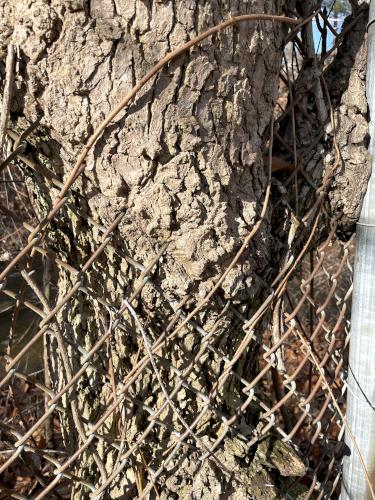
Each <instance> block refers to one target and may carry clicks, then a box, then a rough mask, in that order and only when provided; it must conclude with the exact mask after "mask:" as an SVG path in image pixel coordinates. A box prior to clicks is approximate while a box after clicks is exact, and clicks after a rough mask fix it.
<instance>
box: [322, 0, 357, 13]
mask: <svg viewBox="0 0 375 500" xmlns="http://www.w3.org/2000/svg"><path fill="white" fill-rule="evenodd" d="M323 5H324V6H325V7H327V10H328V12H330V11H331V9H332V12H333V13H335V14H336V15H339V14H341V15H348V14H350V12H351V8H350V2H349V0H325V1H324V2H323Z"/></svg>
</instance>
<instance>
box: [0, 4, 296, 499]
mask: <svg viewBox="0 0 375 500" xmlns="http://www.w3.org/2000/svg"><path fill="white" fill-rule="evenodd" d="M283 3H284V2H282V1H281V0H265V1H264V0H262V1H260V0H259V1H258V0H255V1H252V2H244V1H230V0H221V1H217V0H210V1H198V0H184V1H183V0H166V1H155V2H149V1H141V0H136V1H134V0H133V1H131V0H91V1H90V2H87V1H84V0H69V1H68V0H66V1H58V0H55V1H53V2H49V1H47V0H36V1H31V0H30V1H29V0H17V1H16V0H12V1H10V2H5V3H4V2H3V3H2V4H1V9H2V21H1V22H2V23H4V26H3V28H2V33H3V39H2V40H1V43H2V46H1V47H0V50H4V47H6V45H7V43H8V38H9V37H10V36H12V41H13V43H15V44H17V46H19V47H20V59H19V63H18V64H19V76H18V80H17V82H16V85H17V95H16V98H15V100H14V103H13V108H12V113H13V114H12V118H13V123H14V127H16V128H18V129H20V130H21V129H24V128H25V126H26V125H25V124H26V123H28V122H31V121H33V120H34V119H35V118H36V117H37V116H39V115H40V113H42V114H43V119H42V122H41V126H40V127H39V128H38V131H37V133H35V134H34V138H33V141H34V146H35V152H34V154H35V160H37V161H38V162H40V163H41V164H42V165H44V166H47V167H48V168H50V169H51V170H52V171H53V173H54V175H55V176H56V177H59V178H60V179H62V178H64V177H66V176H67V174H68V172H69V171H70V170H71V168H72V166H73V165H74V162H75V159H76V157H77V155H78V154H79V152H80V151H81V149H82V146H83V145H84V144H85V143H86V142H87V139H88V138H89V136H90V135H91V133H92V132H93V130H95V129H96V127H97V126H98V125H99V124H100V123H101V121H102V120H103V119H104V117H105V116H106V115H107V114H108V112H109V111H110V110H111V109H112V108H113V107H114V106H115V105H116V104H117V103H118V102H119V101H120V99H121V98H122V97H123V96H124V95H126V94H127V93H128V92H129V90H130V89H131V88H132V87H133V86H134V85H135V84H136V83H137V82H139V81H140V79H141V78H142V77H143V76H144V75H145V73H146V72H147V71H148V70H149V69H150V68H151V67H152V66H153V65H154V64H155V63H156V62H157V61H159V60H160V59H161V58H162V57H163V56H164V55H165V54H166V53H167V52H169V51H171V50H173V49H174V48H176V47H177V46H179V45H180V44H182V43H184V42H186V41H187V40H189V39H191V38H192V37H194V36H195V35H197V34H198V33H201V32H202V31H204V30H205V29H207V28H209V27H212V26H214V25H215V24H217V23H219V22H221V21H222V20H223V19H227V18H228V17H230V16H235V15H240V14H248V13H256V12H258V13H272V14H279V15H280V14H282V13H283V10H282V8H283ZM6 23H8V24H6ZM282 35H283V26H282V25H281V24H277V23H272V22H269V21H267V22H265V21H262V22H258V21H256V22H247V23H241V24H238V25H236V26H234V27H230V28H228V29H226V30H225V31H223V32H220V33H219V34H217V35H215V36H214V37H211V38H208V39H207V40H205V41H204V42H203V43H201V44H200V45H199V46H197V47H194V48H193V49H192V50H191V51H190V52H189V53H186V54H184V55H181V56H179V57H178V58H177V59H176V60H174V61H172V62H171V63H170V64H169V65H168V66H167V67H165V69H163V70H162V71H161V72H160V73H159V74H158V75H157V76H156V77H154V78H153V80H152V81H151V82H149V83H148V84H147V85H146V86H145V88H144V89H143V90H142V91H141V92H140V94H138V96H137V98H136V100H135V102H133V103H132V104H131V105H130V106H129V108H128V109H127V110H126V113H123V114H122V116H121V117H120V118H119V119H118V120H117V121H116V122H114V123H112V124H111V125H109V126H108V127H107V128H106V129H105V131H104V133H103V134H102V136H101V138H100V139H99V141H98V142H97V143H96V145H95V147H94V149H93V151H92V152H90V154H89V156H88V159H87V161H86V170H85V173H84V175H83V176H82V177H81V178H80V179H79V180H78V181H77V182H76V183H75V185H74V190H72V192H71V194H70V199H69V203H68V204H67V205H66V206H65V207H64V208H63V209H62V210H61V211H60V212H59V214H58V216H56V217H55V218H54V221H53V222H52V223H51V224H50V226H49V229H48V231H47V235H46V242H47V245H48V247H49V248H50V249H52V250H54V252H55V253H56V254H57V256H58V257H59V258H60V259H62V260H63V261H65V262H67V263H68V264H70V265H72V266H74V267H75V268H76V269H81V268H82V266H83V265H84V264H85V262H86V261H87V260H88V258H89V257H90V256H91V255H92V253H93V252H94V251H95V250H96V249H97V248H98V246H99V245H100V243H101V242H102V239H103V231H105V229H106V228H107V227H108V226H109V225H110V224H111V223H112V222H113V220H114V219H115V217H116V216H117V215H119V214H122V215H123V217H122V219H121V221H120V223H119V225H118V227H117V228H116V229H115V231H114V235H113V238H112V241H111V245H110V246H107V248H106V249H105V251H104V253H102V254H101V255H100V256H98V258H97V259H96V260H95V262H94V264H93V265H92V266H91V267H90V269H89V270H88V271H87V272H86V273H85V274H84V276H82V280H83V282H82V287H84V288H85V290H86V291H82V290H81V291H79V292H77V293H76V294H75V295H74V296H73V298H71V299H70V300H69V301H68V302H67V304H66V305H65V306H64V307H63V308H62V309H61V310H60V312H59V313H58V316H57V320H56V322H55V324H54V327H53V328H52V329H51V332H50V333H49V345H48V348H49V360H50V376H51V382H52V385H53V389H54V390H55V391H56V392H57V391H59V390H60V389H61V388H62V387H64V386H65V385H66V383H67V382H69V380H70V378H71V377H72V375H74V374H75V373H76V372H77V371H78V370H79V369H80V367H81V365H82V363H83V361H82V360H83V359H84V356H85V353H87V352H88V351H89V350H90V349H91V348H92V347H93V346H94V345H95V343H96V342H97V340H98V339H100V338H101V336H102V335H103V334H105V332H106V331H108V329H109V330H110V338H109V341H108V342H106V343H105V344H104V345H103V347H102V348H101V350H100V351H98V353H97V354H95V356H94V358H93V364H92V366H88V367H87V370H86V371H85V372H84V374H83V375H82V376H81V377H80V378H79V380H78V383H77V384H76V385H75V386H74V388H72V389H70V391H68V393H67V395H66V396H64V397H63V398H62V403H63V406H65V407H66V408H67V409H68V410H69V411H67V412H66V415H68V417H65V416H64V414H62V416H61V419H62V430H63V434H64V440H65V443H66V446H67V449H68V451H69V452H70V453H71V454H72V453H74V451H76V450H77V449H78V447H79V446H80V445H81V444H82V443H83V442H84V440H85V434H87V433H88V432H89V429H90V426H91V425H93V424H95V422H97V420H98V419H99V418H100V417H101V416H102V415H103V413H104V411H105V409H106V408H107V407H108V406H109V405H110V403H111V401H113V399H116V398H119V397H120V396H119V395H118V394H116V393H115V392H114V384H117V388H119V386H118V384H119V383H120V382H123V383H125V382H127V381H128V380H129V374H132V370H133V368H134V367H135V366H138V364H139V360H141V359H143V358H144V359H145V366H144V367H143V369H142V370H140V371H139V372H138V373H137V376H136V377H135V378H134V381H133V383H132V384H131V385H129V387H127V389H126V391H125V393H124V394H125V398H124V399H122V400H121V403H120V405H119V407H118V408H116V410H115V411H114V412H113V413H111V414H110V415H109V416H108V418H107V419H106V421H105V423H104V425H102V426H101V427H99V429H98V431H97V432H96V437H95V438H94V439H93V441H92V443H91V445H90V447H89V448H87V449H86V451H85V452H83V453H82V454H81V455H80V456H79V458H78V459H77V460H76V461H75V463H74V467H75V469H74V473H75V474H76V475H77V476H80V477H82V478H84V479H86V480H87V481H90V482H92V483H93V484H95V485H96V487H99V486H100V484H102V483H103V482H104V481H105V480H106V478H107V477H108V476H109V475H110V474H111V473H112V471H113V470H115V469H116V467H117V466H118V465H119V464H121V463H122V462H121V460H122V459H121V458H120V455H121V454H123V453H125V452H126V451H127V450H128V449H130V448H131V447H132V446H135V448H134V452H133V453H132V454H131V455H130V457H129V460H128V461H127V462H123V469H122V470H121V472H120V473H119V475H118V476H117V478H116V480H114V481H112V483H111V485H110V486H109V487H108V488H107V490H106V492H107V493H106V494H107V495H108V497H110V498H119V497H121V498H134V497H135V496H136V495H138V494H140V491H141V490H143V491H144V490H145V488H147V487H149V488H150V490H151V495H152V494H154V493H155V490H154V489H152V483H151V479H150V469H152V471H154V472H157V475H156V479H155V483H156V486H155V489H157V490H158V492H159V494H160V497H161V498H203V497H205V498H214V499H218V498H235V497H237V498H249V497H250V496H254V497H255V498H257V499H260V498H275V497H276V495H277V487H276V484H277V485H278V487H279V486H280V481H281V479H280V474H279V473H278V470H277V467H276V468H275V466H274V465H273V468H272V469H269V468H268V469H267V468H266V467H263V466H262V464H264V463H265V458H264V457H265V456H266V455H268V452H267V449H264V445H262V446H263V448H262V449H260V448H258V450H257V451H255V450H252V449H250V447H249V445H248V444H246V439H244V440H242V438H240V436H242V437H244V438H248V437H250V436H251V438H253V437H254V429H255V428H256V427H257V425H258V414H259V411H260V408H259V406H258V405H257V404H256V403H255V400H252V401H250V399H249V398H248V396H247V394H245V393H244V392H243V390H242V389H243V386H242V385H241V384H240V382H239V379H240V378H241V377H242V378H244V379H247V378H248V379H249V380H251V378H252V376H253V375H254V373H255V372H256V368H257V367H256V355H255V354H256V347H255V343H250V345H249V346H248V347H247V350H246V351H245V353H244V355H242V357H241V359H240V360H239V362H238V363H237V364H236V366H235V372H236V375H235V376H233V375H231V376H230V377H229V378H228V380H227V381H226V383H225V385H224V386H223V387H222V388H221V389H220V390H219V391H216V390H215V383H216V382H217V381H218V378H219V376H220V375H221V374H222V373H223V369H224V368H223V367H224V365H225V359H224V357H225V356H226V357H228V358H232V356H233V354H234V353H235V351H236V349H237V348H238V346H239V345H240V343H241V341H242V340H243V337H244V335H245V333H244V331H243V328H242V326H243V323H242V319H241V317H245V318H248V317H250V316H251V314H252V312H253V311H254V310H255V309H256V307H257V306H258V305H259V303H260V301H261V299H262V298H264V297H263V295H264V294H265V293H267V290H265V287H264V281H263V280H264V278H265V277H267V275H269V274H270V273H272V270H277V269H278V266H279V264H280V260H281V258H282V252H281V251H280V252H277V249H276V251H275V248H273V245H274V239H273V236H272V234H271V222H270V220H268V219H267V217H266V220H265V221H264V222H263V223H262V225H261V227H260V230H259V231H258V232H257V234H256V235H255V237H254V238H253V239H252V241H251V245H249V247H248V248H247V249H246V251H245V252H244V254H243V255H242V257H241V258H240V260H239V261H238V262H237V264H236V265H235V266H234V268H233V269H232V270H231V272H230V273H229V275H228V276H227V278H226V279H225V281H224V282H223V283H222V285H221V287H220V289H219V292H218V293H217V294H216V295H215V298H213V299H212V300H211V301H210V303H209V305H208V306H206V307H203V308H202V309H201V311H200V312H199V313H198V314H196V315H195V317H194V321H195V322H196V323H195V325H196V324H199V325H200V328H195V327H194V325H192V324H190V325H189V326H188V327H184V328H182V329H181V330H180V331H178V333H177V335H176V336H175V337H174V338H173V339H172V340H170V341H169V340H168V339H167V341H166V342H165V344H164V346H163V348H162V349H160V350H159V351H158V352H157V353H156V354H155V355H154V356H153V359H150V355H149V352H148V348H147V346H148V343H149V344H152V343H154V342H156V341H157V340H158V339H159V338H160V337H161V336H162V335H163V334H165V332H167V336H168V335H169V334H170V333H172V332H173V330H174V328H175V325H174V324H173V323H172V326H171V321H173V320H175V321H176V322H177V323H176V324H178V321H179V317H178V314H175V311H176V310H178V305H179V304H180V306H181V307H180V310H181V311H183V312H184V314H187V313H188V312H189V311H191V310H192V309H194V307H195V306H196V304H197V303H199V302H200V300H201V299H202V298H203V297H205V295H206V294H207V293H208V292H209V291H210V290H211V288H212V287H213V286H214V284H215V283H216V282H217V280H218V279H219V277H220V276H221V275H222V273H223V272H224V271H225V269H226V268H227V266H228V264H229V263H230V262H231V260H232V259H233V257H234V256H235V255H236V253H237V251H238V250H239V248H240V246H241V244H242V243H243V240H244V238H245V237H246V236H247V235H248V234H249V232H250V231H251V230H252V229H253V228H254V225H255V224H256V222H257V221H258V220H259V216H260V213H261V210H262V207H263V204H264V195H265V188H266V184H267V175H266V172H265V167H264V165H263V159H262V158H263V154H264V143H265V139H266V138H267V137H266V136H267V127H268V125H269V123H270V120H271V116H272V111H273V107H274V104H275V100H276V97H277V88H278V74H279V70H280V64H281V55H282V52H281V51H280V48H281V43H282V39H283V36H282ZM29 174H30V186H31V189H32V191H33V193H34V198H35V203H36V205H37V206H38V209H39V213H40V216H41V217H42V216H43V215H45V214H46V213H47V211H48V209H50V208H51V204H52V201H53V199H54V198H55V196H56V195H57V193H58V189H57V188H56V187H53V186H52V185H51V186H49V189H47V190H46V189H40V187H39V186H40V185H41V183H40V182H38V177H37V174H32V175H31V173H30V172H29ZM88 217H89V219H88ZM90 218H91V219H90ZM103 228H104V229H103ZM166 243H167V244H168V246H167V248H166V249H165V251H164V253H163V255H162V256H161V257H160V258H158V259H155V257H157V255H158V252H159V251H160V249H162V248H163V246H164V245H165V244H166ZM271 250H272V251H271ZM276 254H277V255H276ZM275 255H276V256H275ZM154 261H155V265H154V266H153V267H152V270H151V276H149V278H151V279H150V280H149V281H148V282H147V283H146V284H145V285H144V286H143V288H142V289H141V291H140V292H139V293H135V291H137V290H138V288H139V287H140V285H141V284H143V275H142V274H141V272H142V269H144V268H147V266H148V265H150V264H151V263H152V262H154ZM142 266H143V267H142ZM75 279H76V276H75V275H74V274H71V273H70V272H69V271H68V270H66V271H64V269H61V270H60V273H59V278H58V292H57V297H56V300H57V301H59V300H61V299H62V298H63V297H64V296H65V295H66V293H67V291H68V290H69V288H70V287H71V286H72V284H73V283H74V281H75ZM77 279H81V276H78V278H77ZM125 299H126V300H127V301H129V302H131V304H130V305H131V307H128V305H127V303H125V302H124V300H125ZM106 304H111V305H112V307H108V306H106ZM181 304H182V305H181ZM120 308H122V309H123V313H122V315H121V321H122V324H121V325H120V326H119V325H118V321H117V320H118V317H117V316H116V314H115V309H120ZM238 313H240V314H238ZM113 325H115V326H113ZM205 335H212V337H210V345H211V348H208V347H207V344H208V342H205V340H204V336H205ZM176 387H177V389H178V390H176V393H175V394H174V395H173V397H172V398H171V400H170V401H167V403H166V404H165V401H166V397H165V391H167V392H168V394H171V392H172V391H173V389H175V388H176ZM120 389H121V387H120ZM209 395H211V396H212V397H211V399H210V401H209V404H208V402H207V399H206V398H207V396H209ZM111 398H113V399H111ZM245 402H246V404H247V406H246V407H245V408H244V411H243V412H242V414H241V415H240V417H239V418H238V419H234V423H233V425H232V426H231V430H230V432H227V428H226V424H225V421H226V419H230V418H232V417H233V416H234V415H236V412H237V411H238V408H239V407H240V406H241V404H244V403H245ZM160 408H162V411H161V412H160V414H159V415H158V417H157V420H150V418H149V417H150V414H149V412H150V411H151V413H154V412H156V411H157V410H158V409H160ZM198 415H199V419H198V421H196V417H197V416H198ZM150 422H153V424H152V426H151V427H152V428H151V430H150V431H149V432H148V433H147V436H146V437H145V438H144V439H143V441H142V443H140V444H139V445H138V444H137V440H138V439H139V438H140V436H141V434H142V432H144V431H145V430H147V429H149V427H150ZM190 429H191V430H190ZM181 434H186V437H185V439H184V443H183V444H182V445H181V444H176V443H177V441H178V436H179V435H181ZM193 434H194V435H193ZM220 436H224V438H223V439H222V441H221V442H220V443H219V444H217V446H216V448H215V456H212V455H211V456H210V455H209V458H206V459H205V460H203V461H200V460H199V457H201V456H202V455H205V454H206V453H207V447H210V446H212V444H214V443H215V442H216V440H217V439H218V438H220ZM111 443H112V444H113V443H115V444H117V445H119V446H120V453H119V451H118V449H116V448H114V447H113V446H112V445H111ZM271 445H272V446H273V444H272V443H271V444H270V446H271ZM173 450H175V451H177V453H175V455H174V456H173V457H172V458H171V459H170V461H169V462H168V458H167V457H169V455H170V453H172V451H173ZM284 453H286V455H287V458H286V460H287V461H289V462H291V463H292V460H295V467H294V470H292V471H290V474H291V475H292V474H293V473H295V474H296V475H298V474H300V475H303V473H304V468H303V465H302V464H301V463H300V462H299V461H298V460H297V458H296V457H295V456H294V455H293V453H292V451H291V450H287V451H285V450H284ZM261 456H262V457H263V458H261ZM160 468H161V469H160ZM270 470H271V472H270ZM226 471H230V472H231V474H230V475H228V474H227V472H226ZM159 472H160V474H159ZM150 485H151V486H150ZM265 485H267V486H265ZM72 495H73V497H74V498H86V497H88V495H89V489H88V488H87V487H86V486H84V485H82V484H79V483H76V485H75V488H74V491H73V493H72Z"/></svg>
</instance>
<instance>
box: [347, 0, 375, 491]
mask: <svg viewBox="0 0 375 500" xmlns="http://www.w3.org/2000/svg"><path fill="white" fill-rule="evenodd" d="M368 44H369V45H368V66H367V99H368V104H369V109H370V117H371V124H370V135H371V143H370V152H371V154H372V155H373V173H372V175H371V178H370V182H369V186H368V191H367V193H366V197H365V200H364V203H363V207H362V212H361V217H360V220H359V222H358V225H357V249H356V261H355V268H354V289H353V305H352V320H351V337H350V355H349V377H348V396H347V397H348V406H347V422H348V425H349V426H350V428H351V430H352V432H353V434H354V436H355V438H356V441H357V444H358V447H359V449H360V451H361V454H362V456H363V459H364V462H365V464H366V469H367V471H368V473H369V476H370V479H371V483H372V486H373V488H374V485H375V168H374V166H375V161H374V156H375V155H374V153H375V0H371V1H370V17H369V25H368ZM346 444H347V446H348V447H349V449H350V455H348V456H345V458H344V470H343V482H342V489H341V499H342V500H349V499H350V500H367V499H370V498H372V497H371V493H370V490H369V487H368V483H367V481H366V478H365V475H364V472H363V470H362V468H361V464H360V460H359V457H358V454H357V453H356V451H355V449H354V446H353V443H352V442H351V441H350V438H349V436H348V435H346Z"/></svg>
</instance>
